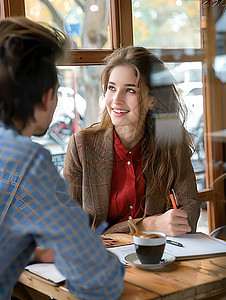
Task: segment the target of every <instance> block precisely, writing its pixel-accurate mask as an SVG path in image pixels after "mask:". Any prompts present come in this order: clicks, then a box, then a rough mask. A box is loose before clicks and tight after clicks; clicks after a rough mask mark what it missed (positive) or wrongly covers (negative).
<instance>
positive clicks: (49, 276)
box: [25, 263, 66, 285]
mask: <svg viewBox="0 0 226 300" xmlns="http://www.w3.org/2000/svg"><path fill="white" fill-rule="evenodd" d="M25 270H27V271H29V272H30V273H32V274H33V275H35V276H39V278H40V279H43V280H47V281H49V283H52V284H56V285H58V284H62V283H64V281H65V280H66V277H65V276H64V275H62V274H61V273H60V272H59V271H58V269H57V268H56V266H55V264H53V263H49V264H45V263H37V264H32V265H28V266H26V267H25Z"/></svg>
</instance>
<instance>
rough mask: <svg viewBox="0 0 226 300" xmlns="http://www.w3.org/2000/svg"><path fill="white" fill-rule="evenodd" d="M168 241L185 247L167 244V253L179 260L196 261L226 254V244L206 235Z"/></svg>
mask: <svg viewBox="0 0 226 300" xmlns="http://www.w3.org/2000/svg"><path fill="white" fill-rule="evenodd" d="M167 239H170V240H173V241H176V242H179V243H181V244H182V245H183V246H184V247H178V246H174V245H170V244H166V248H165V252H167V253H169V254H172V255H174V256H175V257H176V259H177V260H182V259H183V260H184V259H194V258H200V257H203V258H204V257H210V256H216V255H224V254H226V242H225V241H223V240H220V239H216V238H214V237H212V236H209V235H207V234H205V233H202V232H199V233H192V234H184V235H181V236H179V237H167Z"/></svg>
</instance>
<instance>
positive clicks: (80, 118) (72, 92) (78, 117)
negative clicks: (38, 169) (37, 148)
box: [32, 66, 103, 174]
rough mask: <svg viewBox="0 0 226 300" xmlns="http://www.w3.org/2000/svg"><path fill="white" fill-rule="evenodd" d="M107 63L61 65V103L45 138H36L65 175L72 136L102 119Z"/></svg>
mask: <svg viewBox="0 0 226 300" xmlns="http://www.w3.org/2000/svg"><path fill="white" fill-rule="evenodd" d="M102 68H103V66H83V67H58V73H59V76H58V77H59V85H60V87H59V89H58V103H57V107H56V110H55V112H54V115H53V119H52V122H51V124H50V127H49V129H48V131H47V133H46V134H45V135H44V136H43V137H32V139H33V140H34V141H35V142H38V143H40V144H42V145H43V146H44V147H45V148H47V149H48V150H49V151H50V153H51V155H52V158H53V162H54V163H55V164H56V165H57V167H58V170H59V172H60V173H61V174H62V170H63V164H64V158H65V154H66V149H67V145H68V142H69V139H70V136H71V135H72V134H73V133H75V132H78V131H79V130H80V129H81V128H82V127H87V126H89V125H91V124H92V123H94V122H97V121H98V120H99V116H100V113H101V107H100V106H99V103H100V100H101V94H102V92H101V84H100V73H101V71H102Z"/></svg>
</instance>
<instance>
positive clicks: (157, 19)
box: [132, 0, 200, 49]
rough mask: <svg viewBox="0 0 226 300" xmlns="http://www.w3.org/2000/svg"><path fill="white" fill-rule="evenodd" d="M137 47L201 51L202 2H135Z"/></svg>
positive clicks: (134, 19) (198, 0) (194, 0)
mask: <svg viewBox="0 0 226 300" xmlns="http://www.w3.org/2000/svg"><path fill="white" fill-rule="evenodd" d="M132 10H133V30H134V35H133V37H134V44H135V45H136V46H144V47H148V48H171V49H172V48H200V0H190V1H183V0H167V1H166V0H155V1H154V0H152V1H150V0H132Z"/></svg>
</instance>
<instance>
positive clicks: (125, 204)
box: [107, 131, 145, 226]
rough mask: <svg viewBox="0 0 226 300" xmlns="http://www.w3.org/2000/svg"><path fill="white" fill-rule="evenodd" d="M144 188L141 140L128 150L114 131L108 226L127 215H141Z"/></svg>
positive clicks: (134, 216) (124, 218)
mask: <svg viewBox="0 0 226 300" xmlns="http://www.w3.org/2000/svg"><path fill="white" fill-rule="evenodd" d="M144 190H145V182H144V179H143V174H142V158H141V142H140V143H139V144H138V145H137V146H136V147H135V148H134V149H132V150H129V149H127V148H126V147H124V145H123V144H122V143H121V142H120V140H119V138H118V136H117V134H116V133H115V131H114V162H113V170H112V179H111V193H110V203H109V210H108V219H107V221H108V223H109V226H112V225H114V224H116V223H118V222H122V221H126V220H128V217H129V216H131V217H132V218H139V217H142V216H143V209H142V200H143V198H144Z"/></svg>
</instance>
